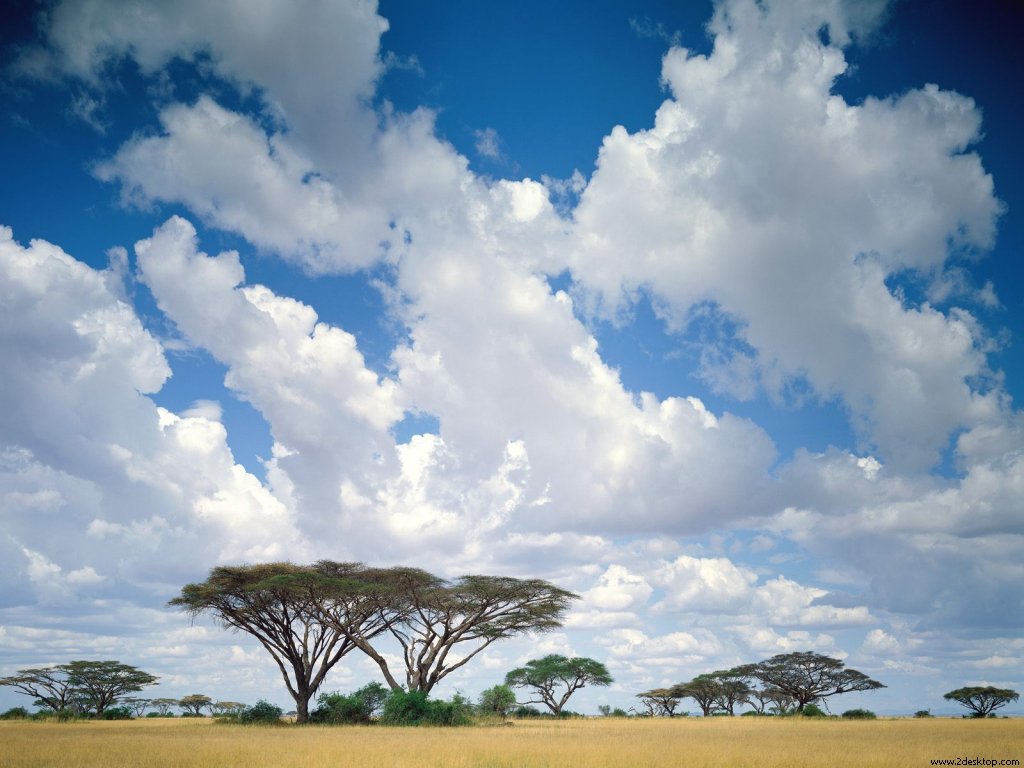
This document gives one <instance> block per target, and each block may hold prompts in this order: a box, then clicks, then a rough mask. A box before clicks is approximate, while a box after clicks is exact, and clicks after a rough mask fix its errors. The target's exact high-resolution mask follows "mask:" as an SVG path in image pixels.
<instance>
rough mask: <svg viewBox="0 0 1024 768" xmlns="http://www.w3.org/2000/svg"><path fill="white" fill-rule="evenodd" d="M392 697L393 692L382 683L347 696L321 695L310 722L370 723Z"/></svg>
mask: <svg viewBox="0 0 1024 768" xmlns="http://www.w3.org/2000/svg"><path fill="white" fill-rule="evenodd" d="M390 696H391V691H390V690H389V689H387V688H385V687H384V686H383V685H381V684H380V683H370V684H369V685H365V686H363V687H362V688H360V689H359V690H358V691H356V692H355V693H352V694H349V695H347V696H346V695H345V694H343V693H338V692H335V693H321V694H320V696H319V697H317V700H316V703H317V708H316V709H315V710H314V711H313V712H312V713H311V714H310V716H309V720H310V722H313V723H324V724H331V725H341V724H350V725H354V724H360V723H361V724H366V723H370V722H372V721H373V718H374V716H375V715H376V714H377V713H378V712H380V710H381V709H382V708H383V707H384V704H385V702H387V700H388V698H389V697H390Z"/></svg>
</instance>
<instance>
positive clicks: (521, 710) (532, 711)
mask: <svg viewBox="0 0 1024 768" xmlns="http://www.w3.org/2000/svg"><path fill="white" fill-rule="evenodd" d="M509 715H510V716H511V717H525V718H529V717H541V716H542V714H541V711H540V710H539V709H537V708H536V707H531V706H529V705H528V704H520V705H519V706H518V707H516V708H515V709H513V710H512V711H511V712H509Z"/></svg>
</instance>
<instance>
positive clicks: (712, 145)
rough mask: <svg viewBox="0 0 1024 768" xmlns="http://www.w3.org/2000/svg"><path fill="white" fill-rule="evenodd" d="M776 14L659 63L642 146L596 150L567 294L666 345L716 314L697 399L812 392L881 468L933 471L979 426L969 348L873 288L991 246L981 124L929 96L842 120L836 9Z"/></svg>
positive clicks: (961, 319) (948, 96) (851, 112)
mask: <svg viewBox="0 0 1024 768" xmlns="http://www.w3.org/2000/svg"><path fill="white" fill-rule="evenodd" d="M790 5H791V4H787V3H764V4H755V3H753V2H749V1H748V0H736V1H735V2H727V3H723V4H721V5H720V7H719V9H718V12H717V14H716V16H715V20H714V21H713V23H712V25H711V31H712V33H714V34H715V36H716V37H715V47H714V51H713V52H712V53H711V54H710V55H709V56H706V57H705V56H699V55H694V54H692V53H690V52H688V51H686V50H684V49H681V48H673V49H672V50H671V51H669V53H668V54H667V55H666V56H665V59H664V62H663V70H662V75H663V78H664V80H665V82H666V84H667V85H668V86H669V87H670V88H671V91H672V98H671V99H669V100H667V101H665V103H664V104H662V106H661V107H660V108H659V110H658V113H657V117H656V120H655V125H654V127H653V128H652V129H650V130H646V131H640V132H637V133H635V134H629V133H627V132H626V131H625V130H624V129H622V128H621V127H618V128H616V129H615V130H613V131H612V133H611V134H610V135H609V136H608V137H606V139H605V141H604V144H603V146H602V148H601V153H600V157H599V162H598V168H597V170H596V171H595V173H594V175H593V177H592V179H591V181H590V184H589V185H588V187H587V189H586V191H585V192H584V193H583V195H582V199H581V202H580V205H579V207H578V208H577V209H576V211H575V213H574V219H575V221H576V228H575V232H574V236H575V239H576V245H575V247H574V253H573V255H572V269H573V275H574V276H575V277H576V278H577V279H579V280H581V281H582V283H583V284H584V285H585V286H586V287H587V289H588V290H589V291H590V294H591V296H592V298H593V299H594V300H595V301H596V302H598V305H599V306H600V307H603V311H605V312H606V313H609V314H615V313H616V312H621V310H622V309H623V307H624V306H625V305H627V304H628V302H629V301H630V297H632V296H634V295H635V292H636V291H637V289H641V288H642V289H644V290H646V291H648V292H650V293H651V294H653V296H654V297H655V306H656V307H658V309H659V311H660V312H661V313H662V315H663V317H664V319H665V321H666V322H667V323H668V324H669V326H670V327H683V326H686V325H687V323H689V322H691V321H692V320H693V317H694V312H695V311H697V310H699V309H700V308H707V307H709V306H710V307H713V308H715V311H716V312H717V313H718V314H720V315H721V316H724V317H725V318H727V319H729V320H730V321H732V322H733V323H735V326H736V328H735V332H734V337H733V338H725V339H723V340H722V347H721V348H720V349H719V350H718V352H717V353H716V354H710V351H706V352H707V353H708V354H707V356H706V357H705V361H706V364H707V365H709V366H710V368H709V369H708V371H707V373H708V376H709V380H710V381H712V382H717V383H718V385H720V386H723V387H726V388H728V386H727V385H726V382H734V383H735V385H736V387H738V388H736V389H734V390H733V394H737V395H740V396H743V397H746V396H749V395H750V394H752V391H751V388H750V385H751V382H754V383H759V384H760V386H761V387H763V388H764V389H765V390H767V391H768V392H769V393H771V394H773V395H774V396H776V397H782V396H784V393H785V391H786V387H787V385H788V384H789V383H791V382H792V381H794V380H806V382H807V383H808V384H809V385H810V387H811V388H812V390H813V391H814V392H815V393H816V394H817V395H818V396H819V397H820V398H821V399H822V400H829V399H831V398H833V397H836V396H838V397H841V398H842V400H843V402H844V403H845V405H846V406H847V407H848V408H849V409H850V411H851V414H852V417H853V420H854V425H855V426H856V427H857V428H858V430H859V431H860V432H861V433H862V434H863V435H865V436H866V437H868V438H870V439H871V440H872V441H873V442H874V443H876V444H877V445H878V446H879V450H880V451H881V454H882V456H883V457H884V458H885V460H886V461H887V462H888V463H896V464H899V465H901V466H905V467H910V468H915V469H920V468H927V467H929V466H930V465H932V464H933V463H934V462H935V461H936V459H937V458H938V452H939V451H940V450H941V449H942V447H943V446H944V445H945V443H946V441H947V439H948V437H949V435H950V433H951V432H952V431H953V430H955V429H957V428H958V427H962V426H970V425H972V424H974V423H976V422H977V420H978V419H979V417H981V416H983V414H984V412H985V410H986V409H987V408H988V407H989V406H988V405H987V399H986V397H984V396H983V395H981V394H980V393H979V392H978V391H976V390H973V389H972V386H971V385H970V384H969V383H968V382H969V381H971V380H972V378H973V377H976V376H978V375H981V374H984V373H985V360H984V356H983V354H982V353H981V352H980V351H979V345H981V344H982V342H983V339H980V338H978V336H977V335H976V332H977V331H976V326H975V325H974V324H973V323H972V322H971V321H970V320H968V319H967V318H968V317H969V316H968V315H966V313H964V312H954V311H949V312H942V311H940V310H939V309H937V308H935V307H932V306H929V305H927V304H923V305H920V306H911V305H907V304H906V303H905V302H904V300H903V298H902V296H900V295H899V294H897V293H894V292H893V291H891V290H890V288H889V287H888V286H887V284H886V281H887V280H888V279H890V278H892V277H893V276H895V275H897V274H898V273H900V272H901V271H903V270H907V269H910V270H917V271H919V272H920V273H921V274H923V275H924V276H925V277H932V276H936V277H939V278H940V279H941V275H942V274H943V270H944V268H945V265H946V263H947V260H948V259H950V258H951V256H952V255H953V252H955V251H956V250H957V249H960V248H968V249H985V248H988V247H990V246H991V244H992V242H993V237H994V227H995V220H996V218H997V216H998V215H999V213H1000V211H1001V205H1000V203H999V202H998V201H997V200H996V198H995V196H994V193H993V186H992V179H991V177H990V176H988V175H987V174H986V173H985V171H984V170H983V168H982V166H981V162H980V160H979V158H978V157H977V155H975V154H972V153H970V152H969V151H968V148H969V147H970V145H971V144H972V143H973V142H975V141H977V139H978V137H979V135H980V134H979V127H980V118H979V113H978V110H977V109H976V108H975V105H974V103H973V102H972V101H971V100H970V99H967V98H965V97H962V96H959V95H957V94H954V93H950V92H946V91H940V90H939V89H938V88H936V87H934V86H927V87H926V88H924V89H922V90H918V91H911V92H910V93H908V94H905V95H904V96H902V97H899V98H892V99H887V100H881V101H879V100H875V99H870V98H869V99H867V100H866V101H865V102H864V103H863V104H862V105H856V106H855V105H850V104H847V103H846V102H845V101H843V99H842V98H840V97H838V96H835V95H833V94H832V93H831V88H832V86H833V83H834V81H835V79H836V78H837V77H838V76H840V75H841V74H842V73H843V72H844V71H845V69H846V62H845V60H844V57H843V53H842V50H841V49H840V48H839V47H838V46H837V45H836V44H832V45H828V46H826V45H824V44H823V43H821V42H820V40H819V39H818V37H817V36H816V33H817V30H818V28H819V27H820V26H821V24H824V23H828V24H829V25H830V27H831V29H832V32H833V35H832V39H833V41H837V40H838V41H841V40H843V39H844V38H845V33H844V34H838V33H837V32H836V30H837V29H839V30H841V29H843V28H844V26H843V22H842V21H841V16H842V13H841V12H840V11H839V8H840V6H839V5H837V4H822V5H816V6H811V5H809V4H802V5H800V6H799V8H791V7H790ZM715 361H717V362H715ZM721 365H724V366H725V367H724V368H722V367H721Z"/></svg>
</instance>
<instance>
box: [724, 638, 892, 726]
mask: <svg viewBox="0 0 1024 768" xmlns="http://www.w3.org/2000/svg"><path fill="white" fill-rule="evenodd" d="M731 673H732V674H734V675H737V676H742V677H748V678H755V679H757V680H760V681H761V683H763V684H764V685H765V686H767V687H769V688H773V689H777V690H779V691H782V692H783V693H785V694H786V695H788V696H789V697H790V698H791V699H792V700H793V702H794V703H795V704H796V711H797V712H803V711H804V707H805V706H806V705H808V704H810V703H811V702H815V701H824V700H825V699H827V698H828V697H829V696H836V695H838V694H840V693H849V692H850V691H873V690H875V689H876V688H885V686H884V685H882V683H880V682H878V681H877V680H872V679H871V678H870V677H868V676H867V675H865V674H864V673H863V672H858V671H857V670H855V669H847V668H846V665H845V664H843V662H842V661H840V660H839V659H833V658H832V657H830V656H823V655H821V654H820V653H811V652H809V651H801V652H798V653H783V654H779V655H778V656H772V657H771V658H770V659H765V660H764V661H759V662H757V663H756V664H746V665H744V666H742V667H737V668H736V669H734V670H731Z"/></svg>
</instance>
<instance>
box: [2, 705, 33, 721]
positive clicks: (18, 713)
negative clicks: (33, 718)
mask: <svg viewBox="0 0 1024 768" xmlns="http://www.w3.org/2000/svg"><path fill="white" fill-rule="evenodd" d="M27 718H28V710H27V709H25V708H24V707H11V708H10V709H8V710H7V711H6V712H4V713H3V714H2V715H0V720H25V719H27Z"/></svg>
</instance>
